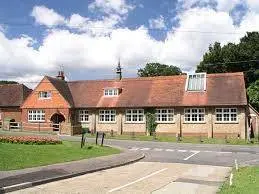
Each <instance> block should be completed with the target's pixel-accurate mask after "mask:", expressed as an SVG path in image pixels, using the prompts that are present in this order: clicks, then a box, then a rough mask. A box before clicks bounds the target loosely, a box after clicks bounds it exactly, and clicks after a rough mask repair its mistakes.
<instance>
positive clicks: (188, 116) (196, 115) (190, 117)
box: [184, 108, 205, 123]
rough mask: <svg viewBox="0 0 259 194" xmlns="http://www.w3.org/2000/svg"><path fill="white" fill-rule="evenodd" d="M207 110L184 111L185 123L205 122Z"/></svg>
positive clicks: (188, 109)
mask: <svg viewBox="0 0 259 194" xmlns="http://www.w3.org/2000/svg"><path fill="white" fill-rule="evenodd" d="M204 115H205V109H204V108H186V109H184V121H185V122H194V123H195V122H197V123H199V122H204V121H205V119H204Z"/></svg>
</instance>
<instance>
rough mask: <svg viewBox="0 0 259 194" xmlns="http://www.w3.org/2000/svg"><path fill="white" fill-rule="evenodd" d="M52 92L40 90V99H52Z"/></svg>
mask: <svg viewBox="0 0 259 194" xmlns="http://www.w3.org/2000/svg"><path fill="white" fill-rule="evenodd" d="M50 98H51V92H50V91H40V92H39V99H50Z"/></svg>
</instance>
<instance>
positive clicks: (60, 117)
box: [50, 113, 65, 131]
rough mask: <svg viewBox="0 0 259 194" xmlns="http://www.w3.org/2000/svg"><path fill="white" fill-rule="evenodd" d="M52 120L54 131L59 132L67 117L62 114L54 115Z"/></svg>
mask: <svg viewBox="0 0 259 194" xmlns="http://www.w3.org/2000/svg"><path fill="white" fill-rule="evenodd" d="M50 120H51V122H52V127H53V131H59V129H60V123H62V122H64V121H65V117H64V116H63V115H62V114H59V113H55V114H54V115H52V117H51V118H50Z"/></svg>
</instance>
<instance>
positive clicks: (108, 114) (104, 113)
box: [99, 109, 116, 123]
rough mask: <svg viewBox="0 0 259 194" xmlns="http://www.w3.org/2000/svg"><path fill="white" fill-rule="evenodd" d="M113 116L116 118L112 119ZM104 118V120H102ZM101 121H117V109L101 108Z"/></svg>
mask: <svg viewBox="0 0 259 194" xmlns="http://www.w3.org/2000/svg"><path fill="white" fill-rule="evenodd" d="M112 117H113V118H114V120H112ZM102 118H104V120H102ZM99 123H116V110H114V109H108V110H99Z"/></svg>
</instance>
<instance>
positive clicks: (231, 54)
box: [196, 32, 259, 87]
mask: <svg viewBox="0 0 259 194" xmlns="http://www.w3.org/2000/svg"><path fill="white" fill-rule="evenodd" d="M196 72H207V73H224V72H244V74H245V80H246V86H247V87H249V85H250V84H251V83H253V82H255V81H256V80H258V79H259V33H258V32H248V33H247V35H246V36H244V37H243V38H241V39H240V43H238V44H233V43H228V44H227V45H225V46H223V47H222V46H221V45H220V43H219V42H215V43H214V44H213V45H210V46H209V50H208V52H206V53H205V54H204V55H203V59H202V61H201V62H200V64H199V65H198V66H197V69H196Z"/></svg>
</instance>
